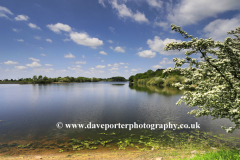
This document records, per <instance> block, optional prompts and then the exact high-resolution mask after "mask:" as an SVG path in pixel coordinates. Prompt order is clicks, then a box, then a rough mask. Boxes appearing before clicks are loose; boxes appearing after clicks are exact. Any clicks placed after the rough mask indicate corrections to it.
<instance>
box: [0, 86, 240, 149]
mask: <svg viewBox="0 0 240 160" xmlns="http://www.w3.org/2000/svg"><path fill="white" fill-rule="evenodd" d="M120 84H121V85H120ZM182 94H183V92H182V91H179V90H177V89H173V88H172V89H171V88H159V87H156V86H129V84H128V82H95V83H92V82H89V83H88V82H86V83H58V84H44V85H43V84H24V85H19V84H1V85H0V97H1V98H0V99H1V101H0V109H1V111H0V145H1V144H11V143H14V144H13V146H18V145H20V144H26V143H32V144H33V143H34V142H38V145H37V144H36V146H35V148H37V146H41V147H40V148H42V147H43V146H44V144H43V143H45V144H47V142H48V141H51V142H49V143H51V144H56V145H57V144H61V143H63V144H64V143H65V141H68V140H69V139H71V138H76V139H80V140H81V139H88V140H90V141H91V140H96V139H99V138H100V139H105V140H106V139H108V138H105V137H104V136H106V135H107V134H108V135H111V136H113V134H115V137H111V139H112V142H114V141H116V140H117V139H121V138H124V137H126V136H129V135H130V134H131V135H137V136H139V135H140V134H138V133H140V132H141V135H142V134H143V133H142V132H144V133H145V132H148V133H154V135H159V134H160V133H162V132H166V133H167V131H163V129H158V130H154V131H151V130H150V129H141V130H140V129H135V130H131V131H129V130H128V129H108V130H107V131H105V130H103V129H79V128H78V129H76V128H75V129H73V128H65V127H63V128H62V129H58V128H57V127H56V123H57V122H62V123H63V124H64V125H65V124H85V125H87V124H88V123H89V122H91V123H92V124H116V123H121V124H133V123H134V122H136V123H137V124H143V123H147V124H165V123H169V122H171V123H175V124H195V123H196V122H198V123H199V124H200V129H199V131H201V132H211V133H213V134H216V135H217V134H222V135H224V136H225V137H229V136H231V137H236V138H237V137H239V136H240V132H239V130H237V131H235V132H234V133H233V134H226V133H225V131H224V130H223V129H221V126H232V123H231V122H230V121H229V120H226V119H218V120H211V117H210V116H208V117H207V116H205V117H200V118H195V117H194V116H193V115H189V114H187V112H189V111H190V110H191V108H188V107H187V106H186V105H184V104H182V105H179V106H177V105H176V102H177V101H178V99H179V98H180V97H181V96H182ZM170 130H171V131H172V132H174V134H180V133H182V132H186V133H188V132H190V131H193V130H195V129H181V130H172V129H170ZM103 134H105V135H103ZM54 140H56V143H55V142H54ZM64 140H65V141H64ZM40 143H42V144H40ZM56 145H55V146H56ZM45 146H46V145H45ZM53 146H54V145H53ZM3 147H4V145H2V148H3ZM22 148H24V147H22ZM26 148H27V147H26ZM55 148H56V147H55ZM0 149H1V147H0Z"/></svg>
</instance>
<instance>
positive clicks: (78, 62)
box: [76, 61, 87, 64]
mask: <svg viewBox="0 0 240 160" xmlns="http://www.w3.org/2000/svg"><path fill="white" fill-rule="evenodd" d="M76 64H87V62H86V61H77V62H76Z"/></svg>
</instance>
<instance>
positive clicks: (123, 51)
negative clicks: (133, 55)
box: [110, 46, 125, 53]
mask: <svg viewBox="0 0 240 160" xmlns="http://www.w3.org/2000/svg"><path fill="white" fill-rule="evenodd" d="M110 48H111V49H112V50H114V51H116V52H122V53H125V50H124V49H123V48H122V47H119V46H117V47H116V48H115V49H113V48H112V47H110Z"/></svg>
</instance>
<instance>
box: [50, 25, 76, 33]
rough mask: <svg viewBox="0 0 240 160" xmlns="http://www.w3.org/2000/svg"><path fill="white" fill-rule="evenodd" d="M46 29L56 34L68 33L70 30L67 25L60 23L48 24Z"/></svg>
mask: <svg viewBox="0 0 240 160" xmlns="http://www.w3.org/2000/svg"><path fill="white" fill-rule="evenodd" d="M47 27H48V28H49V29H50V30H52V31H53V32H55V33H57V34H60V33H61V31H65V32H70V31H71V30H72V28H71V27H70V26H69V25H67V24H62V23H56V24H48V25H47Z"/></svg>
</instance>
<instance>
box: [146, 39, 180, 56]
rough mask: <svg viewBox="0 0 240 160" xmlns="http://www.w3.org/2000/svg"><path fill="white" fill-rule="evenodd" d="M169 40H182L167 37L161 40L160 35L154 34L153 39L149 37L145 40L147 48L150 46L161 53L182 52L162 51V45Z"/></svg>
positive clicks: (172, 53)
mask: <svg viewBox="0 0 240 160" xmlns="http://www.w3.org/2000/svg"><path fill="white" fill-rule="evenodd" d="M171 42H182V41H181V40H176V39H169V38H166V39H165V40H162V39H160V37H158V36H155V37H154V40H151V39H149V40H148V41H147V44H148V46H149V48H151V50H152V51H155V52H159V53H160V54H162V55H177V54H182V53H183V52H179V51H164V47H165V46H166V44H167V43H171Z"/></svg>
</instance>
